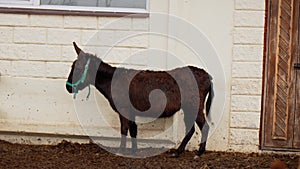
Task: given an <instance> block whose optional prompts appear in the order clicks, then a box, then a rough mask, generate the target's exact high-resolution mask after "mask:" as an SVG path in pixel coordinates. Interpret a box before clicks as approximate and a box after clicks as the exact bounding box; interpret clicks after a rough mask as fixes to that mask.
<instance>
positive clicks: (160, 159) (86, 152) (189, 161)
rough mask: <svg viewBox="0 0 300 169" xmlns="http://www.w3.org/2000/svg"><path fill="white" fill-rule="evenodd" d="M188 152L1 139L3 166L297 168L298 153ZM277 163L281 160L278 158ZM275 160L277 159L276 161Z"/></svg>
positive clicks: (210, 168) (1, 162) (68, 167)
mask: <svg viewBox="0 0 300 169" xmlns="http://www.w3.org/2000/svg"><path fill="white" fill-rule="evenodd" d="M194 155H195V152H190V151H185V152H184V153H183V154H182V155H181V156H180V157H178V158H173V157H171V155H170V153H164V154H161V155H158V156H154V157H148V158H143V159H137V158H125V157H121V156H117V155H114V154H112V153H109V152H107V151H105V150H104V149H101V148H100V147H99V146H98V145H96V144H92V143H90V144H78V143H70V142H66V141H63V142H61V143H59V144H58V145H21V144H11V143H8V142H5V141H0V168H62V169H63V168H67V169H70V168H84V169H89V168H114V169H117V168H124V169H125V168H126V169H127V168H134V169H135V168H149V169H152V168H153V169H154V168H155V169H157V168H172V169H177V168H198V169H213V168H222V169H226V168H256V169H259V168H270V165H271V164H272V163H274V160H275V161H276V160H280V161H281V162H282V163H285V164H286V166H287V168H290V169H293V168H295V169H297V167H298V160H299V156H296V155H278V154H255V153H252V154H242V153H225V152H206V153H205V154H204V155H202V156H201V157H200V158H197V159H194ZM277 162H278V161H277ZM275 163H276V162H275Z"/></svg>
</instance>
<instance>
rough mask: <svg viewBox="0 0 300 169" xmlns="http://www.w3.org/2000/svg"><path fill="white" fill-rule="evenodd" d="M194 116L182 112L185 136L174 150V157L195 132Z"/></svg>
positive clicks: (177, 155)
mask: <svg viewBox="0 0 300 169" xmlns="http://www.w3.org/2000/svg"><path fill="white" fill-rule="evenodd" d="M193 117H194V116H191V115H188V114H187V113H186V112H185V114H184V124H185V137H184V138H183V140H182V142H181V144H180V145H179V147H178V149H177V150H176V152H175V153H174V154H173V156H174V157H179V156H180V154H181V153H182V152H183V151H184V149H185V147H186V145H187V143H188V142H189V141H190V139H191V137H192V136H193V134H194V132H195V127H194V123H195V118H193Z"/></svg>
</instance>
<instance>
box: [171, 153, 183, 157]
mask: <svg viewBox="0 0 300 169" xmlns="http://www.w3.org/2000/svg"><path fill="white" fill-rule="evenodd" d="M180 154H181V153H179V152H174V153H172V154H171V157H173V158H178V157H179V156H180Z"/></svg>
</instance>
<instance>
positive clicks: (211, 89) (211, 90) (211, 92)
mask: <svg viewBox="0 0 300 169" xmlns="http://www.w3.org/2000/svg"><path fill="white" fill-rule="evenodd" d="M214 96H215V94H214V87H213V83H212V77H210V86H209V91H208V98H207V100H206V116H208V115H209V112H210V107H211V104H212V100H213V98H214Z"/></svg>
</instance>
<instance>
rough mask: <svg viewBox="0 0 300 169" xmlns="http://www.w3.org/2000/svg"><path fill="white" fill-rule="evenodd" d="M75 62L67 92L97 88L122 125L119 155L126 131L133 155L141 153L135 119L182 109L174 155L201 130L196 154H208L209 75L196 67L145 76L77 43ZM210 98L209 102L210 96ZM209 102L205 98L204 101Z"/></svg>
mask: <svg viewBox="0 0 300 169" xmlns="http://www.w3.org/2000/svg"><path fill="white" fill-rule="evenodd" d="M73 44H74V47H75V50H76V53H77V54H78V57H77V60H75V61H74V62H73V65H72V70H71V72H70V74H69V77H68V81H67V84H66V88H67V90H68V92H69V93H74V97H75V96H76V93H78V91H79V90H82V89H84V88H85V87H89V86H90V85H94V86H95V87H96V88H97V89H98V90H99V91H100V92H101V93H102V94H103V95H104V96H105V98H106V99H107V100H108V101H109V103H110V105H111V107H112V109H113V110H114V111H116V112H117V113H118V114H119V118H120V122H121V134H122V137H121V144H120V150H123V149H125V147H126V137H127V133H128V130H129V132H130V136H131V140H132V149H131V150H132V151H133V152H135V151H136V149H137V141H136V136H137V125H136V123H135V117H136V116H147V117H159V118H163V117H170V116H173V115H174V114H175V113H176V112H177V111H179V110H180V109H182V110H183V112H184V122H185V126H186V135H185V137H184V139H183V140H182V142H181V144H180V146H179V148H178V149H177V150H176V151H175V154H174V155H175V156H179V155H180V154H181V153H182V152H183V151H184V149H185V146H186V144H187V143H188V141H189V140H190V139H191V137H192V135H193V133H194V132H195V128H194V124H195V122H196V124H197V125H198V127H199V128H200V129H201V133H202V136H201V137H202V138H201V144H200V148H199V151H198V153H197V155H201V154H203V153H204V152H205V146H206V139H207V137H208V130H209V126H208V124H207V122H206V118H205V114H204V112H203V109H204V106H205V100H206V115H208V113H209V110H210V106H211V103H212V98H213V87H212V82H211V77H210V75H209V74H208V73H207V72H205V71H204V70H203V69H199V68H196V67H193V66H187V67H182V68H177V69H174V70H170V71H149V70H146V71H141V70H134V69H125V68H116V67H113V66H111V65H109V64H107V63H105V62H103V61H102V60H101V59H100V58H98V57H96V56H95V55H92V54H88V53H85V52H83V51H82V50H81V49H80V48H79V47H78V46H77V45H76V43H75V42H74V43H73ZM207 95H208V97H207ZM206 97H207V99H206Z"/></svg>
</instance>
